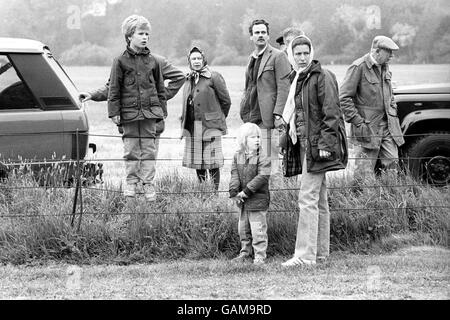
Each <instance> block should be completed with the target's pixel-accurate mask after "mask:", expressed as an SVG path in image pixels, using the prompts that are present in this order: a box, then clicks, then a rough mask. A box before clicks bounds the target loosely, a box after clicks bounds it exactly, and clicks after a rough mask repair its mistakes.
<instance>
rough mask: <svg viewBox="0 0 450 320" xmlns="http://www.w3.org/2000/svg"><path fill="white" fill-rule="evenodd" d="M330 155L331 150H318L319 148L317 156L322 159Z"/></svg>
mask: <svg viewBox="0 0 450 320" xmlns="http://www.w3.org/2000/svg"><path fill="white" fill-rule="evenodd" d="M330 156H331V152H330V151H326V150H320V149H319V157H321V158H322V159H327V158H329V157H330Z"/></svg>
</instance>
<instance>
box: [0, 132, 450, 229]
mask: <svg viewBox="0 0 450 320" xmlns="http://www.w3.org/2000/svg"><path fill="white" fill-rule="evenodd" d="M35 134H36V133H24V134H17V133H2V134H0V137H1V136H30V135H35ZM46 134H59V133H46ZM78 135H88V136H91V137H109V138H122V136H121V135H107V134H95V133H94V134H92V133H78V132H77V137H78ZM448 135H449V134H447V133H426V134H408V135H402V137H428V136H448ZM371 137H377V138H379V137H382V136H380V135H372V136H371ZM136 138H138V137H136ZM180 138H181V137H180V136H179V137H158V139H160V140H180ZM223 139H230V140H234V139H236V137H234V136H224V137H223ZM347 139H351V137H347ZM77 147H78V149H79V145H78V144H77ZM77 151H79V150H77ZM432 158H433V157H400V158H399V160H429V159H432ZM358 159H362V160H376V159H377V158H369V157H349V160H358ZM182 160H183V159H181V158H180V159H178V158H175V159H174V158H158V159H154V160H151V161H159V162H161V161H165V162H167V161H182ZM224 160H226V161H231V160H233V158H224ZM280 160H281V158H280ZM116 161H124V159H123V158H96V159H91V160H86V159H79V160H67V159H66V158H64V157H62V158H61V159H56V158H52V159H33V160H31V161H23V160H21V159H19V160H11V159H9V160H8V162H7V163H5V162H3V164H4V165H6V166H13V167H17V166H22V167H23V166H30V165H47V166H48V165H52V166H53V167H54V168H57V167H58V165H65V164H72V165H74V168H75V169H77V168H80V167H81V164H83V165H84V164H89V163H99V162H116ZM136 161H139V160H136ZM74 178H76V179H80V176H79V171H78V174H77V177H74ZM428 186H429V185H428V184H421V183H416V184H399V185H391V184H387V185H343V186H335V187H327V189H328V190H330V191H336V190H344V189H354V188H357V189H359V190H362V189H371V188H373V189H379V188H415V187H428ZM41 188H45V189H46V190H48V189H50V190H51V189H69V188H68V187H67V186H51V187H49V186H44V187H41V186H7V185H0V190H5V189H8V190H29V189H41ZM82 190H91V191H100V192H108V193H123V191H121V190H114V189H108V188H98V187H86V186H80V187H79V190H78V189H76V192H78V191H79V192H80V198H81V194H82V193H81V191H82ZM299 190H300V188H299V187H296V188H277V189H270V191H271V192H286V191H299ZM228 192H229V191H228V190H217V191H216V190H214V191H207V190H199V191H195V190H194V191H182V192H169V191H162V192H159V193H158V194H160V195H175V196H176V195H192V194H219V193H228ZM80 201H81V202H83V200H82V198H81V199H80ZM75 207H76V200H74V209H75ZM433 208H441V209H442V208H443V209H449V208H450V206H436V205H429V206H412V207H406V206H405V207H395V208H394V207H383V208H376V207H375V208H366V207H361V208H330V211H331V212H338V211H349V212H350V211H392V210H395V211H396V210H417V209H433ZM236 212H237V211H191V212H190V211H184V212H108V213H105V212H88V211H86V212H85V210H83V204H82V203H81V204H80V210H79V212H75V211H74V212H72V213H67V214H55V215H52V214H18V215H15V214H14V215H8V214H1V213H0V218H36V217H61V216H71V217H74V216H75V214H77V215H79V216H80V222H81V215H91V216H93V215H110V216H116V215H158V216H164V215H203V214H207V215H212V214H235V213H236ZM268 212H269V213H297V212H298V208H296V209H295V210H269V211H268Z"/></svg>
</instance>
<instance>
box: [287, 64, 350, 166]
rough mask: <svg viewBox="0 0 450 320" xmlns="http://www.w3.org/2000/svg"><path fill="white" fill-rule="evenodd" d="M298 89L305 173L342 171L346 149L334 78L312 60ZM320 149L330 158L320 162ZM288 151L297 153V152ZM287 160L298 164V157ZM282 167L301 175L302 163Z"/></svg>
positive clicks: (297, 97)
mask: <svg viewBox="0 0 450 320" xmlns="http://www.w3.org/2000/svg"><path fill="white" fill-rule="evenodd" d="M293 76H295V75H294V74H293V75H292V77H291V81H292V78H293ZM297 85H302V88H301V90H300V91H298V90H297V92H298V94H297V95H296V101H299V99H301V101H302V102H303V108H304V109H305V122H306V145H307V152H306V160H307V169H308V172H324V171H332V170H339V169H344V168H345V167H346V165H347V162H348V149H347V138H346V133H345V125H344V118H343V115H342V112H341V108H340V106H339V93H338V85H337V81H336V76H335V75H334V74H333V73H332V72H331V71H329V70H327V69H323V68H322V67H321V65H320V63H319V62H318V61H317V60H314V61H313V62H312V64H311V67H310V69H309V71H308V74H307V76H306V79H305V80H304V81H303V82H298V83H297ZM297 144H300V141H297ZM319 149H321V150H326V151H329V152H330V153H331V156H330V158H328V159H322V158H320V157H319ZM289 150H291V152H298V150H299V149H298V148H292V149H289ZM295 156H297V155H295ZM290 158H292V159H299V160H300V161H301V159H300V158H299V157H290ZM295 161H297V160H295ZM285 166H288V167H287V168H285V170H287V171H289V170H290V169H289V166H290V167H296V168H298V171H297V173H296V174H300V173H301V168H302V165H301V163H289V162H288V163H286V162H285ZM291 175H292V174H291Z"/></svg>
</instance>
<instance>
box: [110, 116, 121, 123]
mask: <svg viewBox="0 0 450 320" xmlns="http://www.w3.org/2000/svg"><path fill="white" fill-rule="evenodd" d="M111 120H112V122H114V123H115V124H116V125H120V116H114V117H111Z"/></svg>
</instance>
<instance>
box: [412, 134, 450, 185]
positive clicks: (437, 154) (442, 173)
mask: <svg viewBox="0 0 450 320" xmlns="http://www.w3.org/2000/svg"><path fill="white" fill-rule="evenodd" d="M406 157H407V162H408V167H409V170H410V172H411V173H412V175H413V176H414V177H416V178H418V179H422V180H424V181H427V182H428V183H431V184H435V185H446V184H449V183H450V132H430V133H429V135H427V136H425V137H422V138H419V139H417V140H416V141H415V142H414V143H413V144H412V145H411V146H410V147H409V148H408V151H407V154H406Z"/></svg>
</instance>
